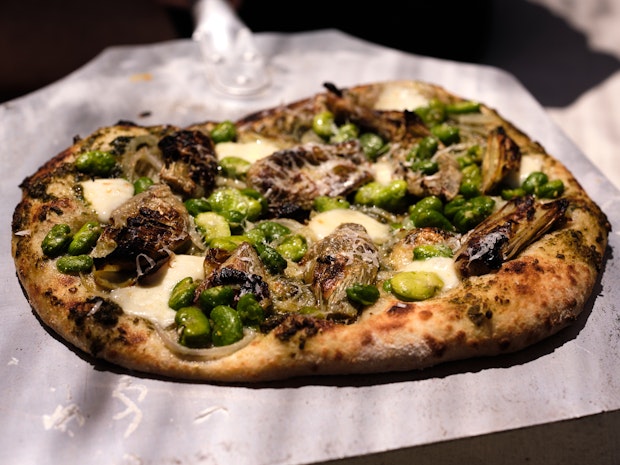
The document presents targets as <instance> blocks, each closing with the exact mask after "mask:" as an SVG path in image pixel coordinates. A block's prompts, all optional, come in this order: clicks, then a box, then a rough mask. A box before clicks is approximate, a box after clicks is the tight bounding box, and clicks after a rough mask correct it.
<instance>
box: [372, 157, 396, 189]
mask: <svg viewBox="0 0 620 465" xmlns="http://www.w3.org/2000/svg"><path fill="white" fill-rule="evenodd" d="M372 172H373V176H374V178H375V181H377V182H378V183H380V184H389V183H390V182H391V181H392V179H393V174H394V165H393V164H392V163H390V162H389V161H382V160H379V161H378V162H376V163H373V164H372Z"/></svg>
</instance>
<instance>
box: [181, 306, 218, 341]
mask: <svg viewBox="0 0 620 465" xmlns="http://www.w3.org/2000/svg"><path fill="white" fill-rule="evenodd" d="M174 322H175V323H176V325H177V331H178V333H179V343H180V344H182V345H184V346H186V347H206V346H208V345H209V344H210V343H211V324H210V323H209V318H207V316H206V315H205V314H204V313H203V312H202V310H201V309H199V308H198V307H182V308H180V309H178V310H177V312H176V314H175V316H174Z"/></svg>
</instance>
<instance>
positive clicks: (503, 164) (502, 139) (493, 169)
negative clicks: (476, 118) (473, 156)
mask: <svg viewBox="0 0 620 465" xmlns="http://www.w3.org/2000/svg"><path fill="white" fill-rule="evenodd" d="M520 164H521V150H520V149H519V146H518V145H517V144H516V143H515V142H514V141H513V140H512V139H511V138H510V137H508V135H507V134H506V131H505V130H504V129H503V128H502V127H501V126H500V127H497V128H495V129H493V130H492V131H491V132H489V136H488V141H487V145H486V150H485V152H484V158H483V159H482V179H481V186H480V191H481V192H483V193H488V192H491V191H492V190H493V189H495V188H496V187H497V186H498V185H499V184H500V183H501V182H502V181H504V179H506V177H507V176H509V175H510V174H511V173H512V172H514V171H515V170H517V169H518V168H519V166H520Z"/></svg>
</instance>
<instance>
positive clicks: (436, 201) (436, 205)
mask: <svg viewBox="0 0 620 465" xmlns="http://www.w3.org/2000/svg"><path fill="white" fill-rule="evenodd" d="M423 210H435V211H438V212H440V213H441V212H442V211H443V202H442V201H441V199H440V198H439V197H437V196H436V195H429V196H426V197H424V198H423V199H421V200H418V201H417V202H416V204H415V205H413V206H412V207H410V208H409V214H411V215H416V214H417V213H418V212H421V211H423Z"/></svg>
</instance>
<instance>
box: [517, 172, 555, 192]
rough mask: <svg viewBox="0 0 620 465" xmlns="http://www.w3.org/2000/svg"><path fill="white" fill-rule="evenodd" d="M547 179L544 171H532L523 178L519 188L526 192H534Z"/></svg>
mask: <svg viewBox="0 0 620 465" xmlns="http://www.w3.org/2000/svg"><path fill="white" fill-rule="evenodd" d="M548 181H549V178H548V177H547V175H546V174H545V173H543V172H541V171H534V172H532V173H530V174H529V175H528V176H527V178H525V181H523V184H521V188H522V189H523V190H524V191H525V192H526V193H528V194H536V191H537V190H538V188H539V187H540V186H542V185H543V184H545V183H546V182H548Z"/></svg>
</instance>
